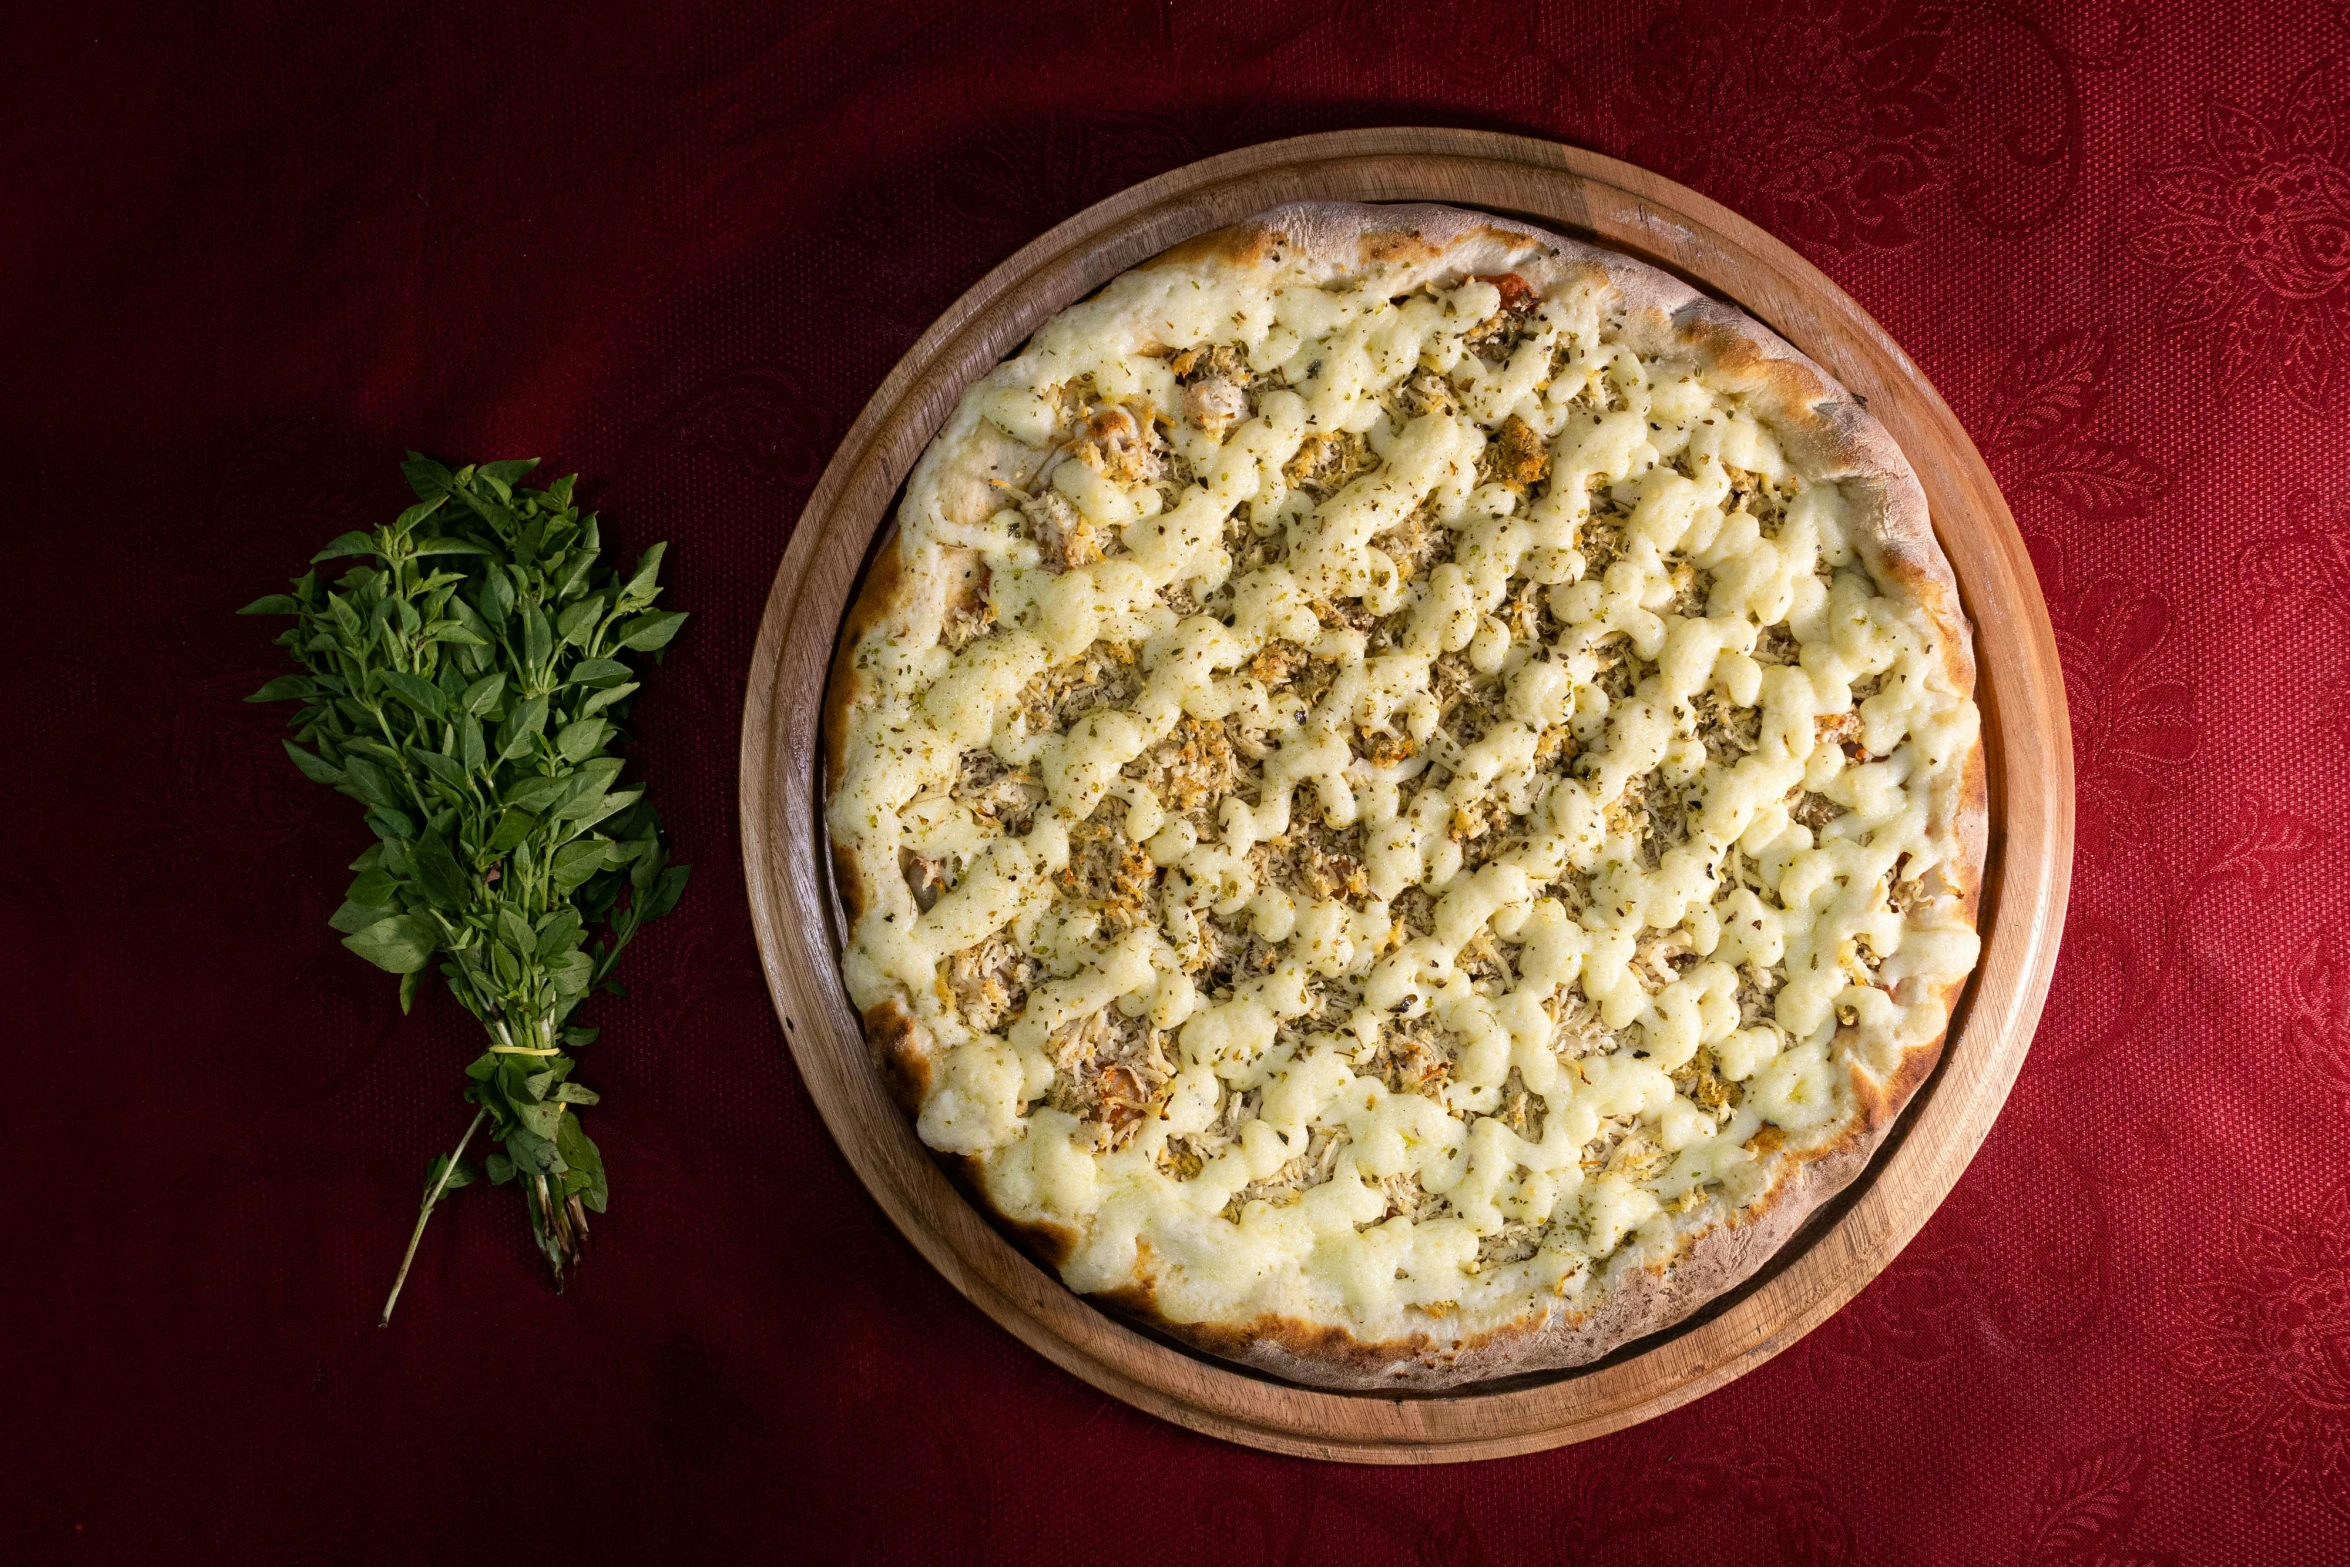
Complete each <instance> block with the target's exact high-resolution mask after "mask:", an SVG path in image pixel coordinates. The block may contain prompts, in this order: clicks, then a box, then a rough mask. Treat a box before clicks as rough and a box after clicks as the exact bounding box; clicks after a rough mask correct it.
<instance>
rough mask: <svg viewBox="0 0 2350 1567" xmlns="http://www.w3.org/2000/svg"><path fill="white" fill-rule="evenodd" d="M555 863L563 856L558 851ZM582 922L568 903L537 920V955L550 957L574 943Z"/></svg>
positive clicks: (558, 863) (582, 924)
mask: <svg viewBox="0 0 2350 1567" xmlns="http://www.w3.org/2000/svg"><path fill="white" fill-rule="evenodd" d="M555 863H556V864H557V865H561V864H562V863H563V856H562V855H561V854H560V853H558V854H557V855H556V856H555ZM584 924H585V922H584V921H582V920H581V919H580V917H579V910H577V909H574V908H571V907H570V906H568V905H566V906H565V907H563V908H560V909H557V910H556V911H555V912H554V913H552V914H550V915H548V916H547V917H546V918H545V919H543V920H541V921H540V922H539V945H538V953H539V956H540V957H541V958H551V957H553V956H554V955H555V954H556V953H558V952H561V951H564V950H565V949H566V948H568V947H571V946H573V945H575V944H576V943H577V942H578V940H579V933H580V931H581V929H582V928H583V927H584Z"/></svg>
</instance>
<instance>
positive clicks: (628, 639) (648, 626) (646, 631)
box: [615, 609, 685, 653]
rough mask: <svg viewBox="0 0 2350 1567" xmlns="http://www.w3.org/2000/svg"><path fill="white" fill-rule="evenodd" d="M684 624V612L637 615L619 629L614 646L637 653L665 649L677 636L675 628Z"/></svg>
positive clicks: (670, 611) (677, 610)
mask: <svg viewBox="0 0 2350 1567" xmlns="http://www.w3.org/2000/svg"><path fill="white" fill-rule="evenodd" d="M684 624H685V611H684V610H681V609H673V610H666V611H664V612H662V613H661V614H658V615H639V616H637V618H636V619H634V620H632V621H629V622H628V623H627V624H625V625H623V626H622V627H621V628H620V632H621V636H620V640H619V642H618V643H616V644H615V646H618V647H624V648H633V649H634V650H636V651H637V652H639V653H650V652H652V651H653V650H654V649H656V648H662V647H667V646H668V645H669V639H670V638H672V637H674V636H676V635H677V628H678V627H680V626H682V625H684Z"/></svg>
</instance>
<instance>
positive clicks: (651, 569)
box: [618, 540, 669, 609]
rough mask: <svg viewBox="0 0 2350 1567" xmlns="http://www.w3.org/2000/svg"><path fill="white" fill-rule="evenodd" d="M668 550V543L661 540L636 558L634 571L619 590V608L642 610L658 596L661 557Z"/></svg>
mask: <svg viewBox="0 0 2350 1567" xmlns="http://www.w3.org/2000/svg"><path fill="white" fill-rule="evenodd" d="M668 550H669V544H668V541H667V540H663V541H662V542H661V543H659V544H656V545H654V546H653V547H652V548H651V549H649V550H647V551H645V552H644V553H643V554H642V555H639V556H638V557H637V558H636V570H635V571H634V572H633V573H632V574H631V575H630V576H629V579H628V585H627V586H626V587H624V588H622V589H621V590H620V603H619V606H618V607H619V608H621V609H642V608H644V607H645V606H646V605H647V604H650V603H652V602H653V600H654V598H655V597H656V596H658V595H659V593H660V591H661V589H660V587H659V585H658V583H659V578H660V575H661V557H662V556H663V555H664V554H666V553H668Z"/></svg>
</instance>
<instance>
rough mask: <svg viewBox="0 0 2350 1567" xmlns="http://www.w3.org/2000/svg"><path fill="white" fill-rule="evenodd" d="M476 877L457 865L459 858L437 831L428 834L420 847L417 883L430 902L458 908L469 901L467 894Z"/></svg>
mask: <svg viewBox="0 0 2350 1567" xmlns="http://www.w3.org/2000/svg"><path fill="white" fill-rule="evenodd" d="M471 881H472V878H471V877H469V876H467V875H466V874H465V871H464V869H463V868H462V867H460V866H459V865H458V863H457V856H456V855H454V854H452V853H451V852H450V851H449V845H448V843H447V841H446V840H444V839H443V838H442V837H441V835H440V834H439V833H437V832H428V833H426V834H425V835H424V836H423V837H422V838H420V839H418V840H417V844H416V884H417V886H418V887H419V888H421V889H422V890H423V892H424V895H425V897H426V898H428V899H430V900H431V902H432V905H433V907H435V908H439V909H454V908H458V907H461V906H462V905H463V904H464V902H465V894H466V892H467V890H468V889H469V886H470V884H471Z"/></svg>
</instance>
